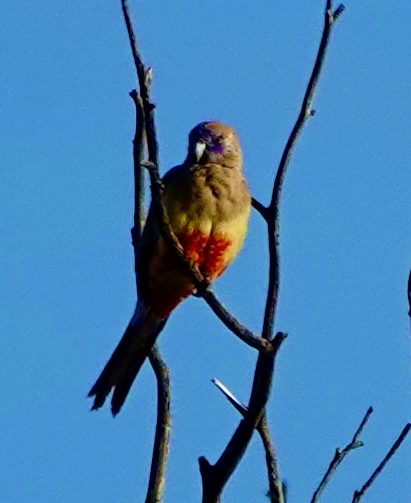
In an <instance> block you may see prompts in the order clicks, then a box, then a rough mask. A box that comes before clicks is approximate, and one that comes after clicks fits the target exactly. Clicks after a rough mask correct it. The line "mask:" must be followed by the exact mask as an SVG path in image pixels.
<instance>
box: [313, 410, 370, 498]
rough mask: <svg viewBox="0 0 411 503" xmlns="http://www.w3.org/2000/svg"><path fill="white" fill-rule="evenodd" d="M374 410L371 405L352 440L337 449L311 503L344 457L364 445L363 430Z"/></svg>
mask: <svg viewBox="0 0 411 503" xmlns="http://www.w3.org/2000/svg"><path fill="white" fill-rule="evenodd" d="M372 412H373V409H372V407H369V409H368V410H367V412H366V413H365V416H364V418H363V420H362V421H361V424H360V426H359V427H358V429H357V431H356V432H355V434H354V436H353V438H352V440H351V442H350V443H349V444H348V445H347V446H346V447H344V449H338V448H337V449H336V450H335V454H334V457H333V459H332V461H331V463H330V466H329V467H328V469H327V471H326V472H325V475H324V477H323V478H322V480H321V482H320V484H319V485H318V487H317V489H316V490H315V491H314V494H313V497H312V499H311V502H310V503H316V502H317V501H318V500H319V498H320V496H321V494H322V492H323V491H324V489H325V488H326V486H327V484H328V482H329V481H330V479H331V477H332V476H333V475H334V473H335V472H336V470H337V468H338V467H339V466H340V464H341V463H342V462H343V460H344V458H345V457H346V456H347V454H349V453H350V452H351V451H353V450H354V449H358V447H362V446H363V445H364V444H363V443H362V441H361V440H360V436H361V433H362V432H363V430H364V428H365V425H366V424H367V422H368V420H369V419H370V416H371V414H372Z"/></svg>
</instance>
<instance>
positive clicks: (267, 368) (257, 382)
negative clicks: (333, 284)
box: [199, 332, 286, 503]
mask: <svg viewBox="0 0 411 503" xmlns="http://www.w3.org/2000/svg"><path fill="white" fill-rule="evenodd" d="M285 337H286V334H284V333H282V332H279V333H277V335H276V336H275V337H274V339H273V341H272V343H273V348H274V351H273V353H272V354H270V355H264V354H262V353H260V354H259V358H258V360H259V361H260V359H263V360H264V361H263V364H262V365H261V364H260V367H258V363H257V367H258V369H257V371H256V373H255V375H254V383H253V388H252V391H251V397H250V404H249V406H248V410H247V413H246V415H245V416H244V418H243V419H242V421H241V422H240V424H239V426H238V427H237V429H236V431H235V433H234V435H233V436H232V438H231V440H230V441H229V443H228V445H227V447H226V448H225V449H224V452H223V453H222V454H221V456H220V458H219V459H218V461H217V462H216V463H215V464H214V465H211V464H210V463H209V462H208V461H207V460H206V458H205V457H201V458H199V465H200V473H201V478H202V482H203V499H202V501H203V503H218V502H219V501H220V496H221V493H222V491H223V488H224V486H225V484H226V483H227V481H228V479H229V478H230V476H231V475H232V474H233V472H234V470H235V469H236V467H237V465H238V463H239V462H240V461H241V458H242V457H243V455H244V452H245V450H246V448H247V446H248V444H249V442H250V440H251V437H252V434H253V431H254V429H255V428H256V427H257V425H258V423H259V422H260V420H261V417H262V415H263V413H264V407H265V404H266V403H267V400H268V397H269V394H270V387H271V380H272V376H273V372H274V363H275V357H276V355H277V352H278V350H279V348H280V346H281V344H282V343H283V341H284V340H285Z"/></svg>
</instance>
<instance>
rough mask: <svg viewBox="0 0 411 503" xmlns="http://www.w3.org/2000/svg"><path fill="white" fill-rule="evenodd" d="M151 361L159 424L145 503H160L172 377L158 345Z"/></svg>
mask: <svg viewBox="0 0 411 503" xmlns="http://www.w3.org/2000/svg"><path fill="white" fill-rule="evenodd" d="M149 359H150V363H151V366H152V367H153V369H154V372H155V374H156V378H157V424H156V434H155V439H154V447H153V456H152V460H151V470H150V481H149V484H148V490H147V497H146V500H145V503H160V502H161V501H162V495H163V492H164V485H165V480H166V478H165V471H166V464H167V458H168V450H169V445H170V428H171V415H170V375H169V371H168V368H167V366H166V364H165V362H164V360H163V359H162V357H161V354H160V352H159V350H158V348H157V346H156V345H154V346H153V347H152V348H151V351H150V355H149Z"/></svg>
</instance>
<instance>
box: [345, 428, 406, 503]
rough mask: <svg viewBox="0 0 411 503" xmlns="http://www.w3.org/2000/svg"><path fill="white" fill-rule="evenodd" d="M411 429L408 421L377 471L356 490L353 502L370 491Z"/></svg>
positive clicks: (355, 502) (356, 501)
mask: <svg viewBox="0 0 411 503" xmlns="http://www.w3.org/2000/svg"><path fill="white" fill-rule="evenodd" d="M410 429H411V423H408V424H406V425H405V426H404V428H403V430H402V432H401V434H400V436H399V437H398V438H397V440H396V441H395V442H394V444H393V446H392V447H391V449H390V450H389V451H388V453H387V455H386V456H385V457H384V459H383V460H382V461H381V463H380V464H379V465H378V466H377V468H376V469H375V471H374V472H373V474H372V475H371V477H370V478H369V479H368V480H367V482H366V483H365V484H364V485H363V486H362V488H361V489H360V490H359V491H355V493H354V496H353V499H352V503H358V502H359V501H360V500H361V499H362V497H363V496H364V494H365V493H366V492H367V491H368V489H369V488H370V487H371V485H372V484H373V483H374V481H375V479H376V478H377V477H378V475H379V474H380V473H381V472H382V470H383V469H384V468H385V465H386V464H387V463H388V461H389V460H390V459H391V458H392V456H393V455H394V454H395V452H396V451H397V449H398V448H399V447H400V445H401V444H402V442H403V441H404V440H405V437H406V436H407V435H408V433H409V431H410Z"/></svg>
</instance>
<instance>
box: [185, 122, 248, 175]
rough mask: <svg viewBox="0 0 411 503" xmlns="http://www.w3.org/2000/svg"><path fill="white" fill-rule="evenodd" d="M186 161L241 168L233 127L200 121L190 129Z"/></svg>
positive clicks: (239, 153)
mask: <svg viewBox="0 0 411 503" xmlns="http://www.w3.org/2000/svg"><path fill="white" fill-rule="evenodd" d="M187 161H188V162H189V163H193V164H208V163H215V164H221V165H222V166H226V167H229V168H236V169H241V168H242V162H243V160H242V152H241V147H240V142H239V140H238V136H237V135H236V133H235V131H234V129H232V128H231V127H230V126H227V125H226V124H221V122H201V123H200V124H198V125H197V126H196V127H195V128H194V129H192V130H191V132H190V135H189V140H188V155H187Z"/></svg>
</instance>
